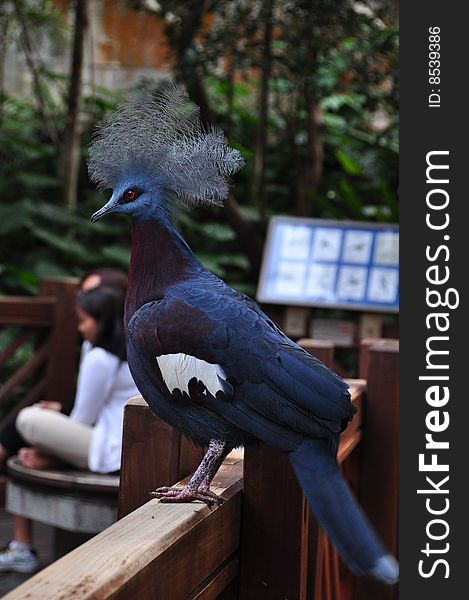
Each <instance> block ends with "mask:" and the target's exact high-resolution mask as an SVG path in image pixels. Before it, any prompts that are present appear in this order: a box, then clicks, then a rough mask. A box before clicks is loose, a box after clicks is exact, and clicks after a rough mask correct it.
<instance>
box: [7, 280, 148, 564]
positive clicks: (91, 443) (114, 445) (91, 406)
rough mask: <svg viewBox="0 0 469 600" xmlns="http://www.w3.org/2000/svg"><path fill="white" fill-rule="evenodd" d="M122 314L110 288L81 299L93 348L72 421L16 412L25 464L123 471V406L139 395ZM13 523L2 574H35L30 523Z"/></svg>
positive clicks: (83, 328)
mask: <svg viewBox="0 0 469 600" xmlns="http://www.w3.org/2000/svg"><path fill="white" fill-rule="evenodd" d="M122 313H123V297H122V295H119V294H117V293H116V292H115V291H114V290H111V289H109V288H105V287H99V288H95V289H92V290H90V291H88V292H85V293H83V294H81V295H79V296H78V297H77V315H78V323H79V324H78V329H79V331H80V333H81V334H82V335H83V337H84V338H85V340H87V341H88V342H89V343H90V345H91V348H90V349H89V350H87V351H86V352H85V353H84V355H83V357H82V360H81V363H80V370H79V374H78V382H77V392H76V397H75V404H74V407H73V410H72V412H71V414H70V416H69V417H68V416H66V415H63V414H61V413H59V412H57V410H53V407H52V409H51V408H46V407H45V406H44V405H43V406H37V405H36V406H32V407H28V408H24V409H23V410H22V411H20V412H19V413H18V417H17V420H16V427H17V429H18V432H19V433H20V435H21V436H22V438H23V439H24V440H25V441H26V442H27V443H29V444H31V446H32V447H31V448H24V449H22V450H20V452H19V458H20V461H21V462H22V464H23V465H24V466H26V467H31V468H47V467H49V466H55V465H57V464H59V463H66V464H68V465H71V466H73V467H76V468H79V469H89V470H91V471H94V472H98V473H111V472H114V471H117V470H119V468H120V458H121V446H122V425H123V414H124V404H125V402H126V401H127V400H128V399H129V398H131V397H132V396H135V395H138V393H139V392H138V390H137V388H136V386H135V383H134V381H133V379H132V376H131V374H130V371H129V367H128V364H127V362H126V357H125V342H124V329H123V316H122ZM13 522H14V539H13V540H12V541H11V542H10V543H9V545H8V546H7V548H6V549H5V550H4V551H3V552H0V571H7V570H8V571H21V572H33V571H35V570H36V569H37V567H38V560H37V557H36V554H35V552H34V550H32V548H31V543H32V530H31V522H30V521H29V520H28V519H25V518H24V517H20V516H17V515H14V516H13Z"/></svg>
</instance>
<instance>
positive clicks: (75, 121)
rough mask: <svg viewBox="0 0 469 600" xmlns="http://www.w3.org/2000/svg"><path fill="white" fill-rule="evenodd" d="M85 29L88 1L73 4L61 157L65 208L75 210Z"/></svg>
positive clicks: (82, 0)
mask: <svg viewBox="0 0 469 600" xmlns="http://www.w3.org/2000/svg"><path fill="white" fill-rule="evenodd" d="M87 27H88V0H76V2H75V37H74V40H73V51H72V63H71V69H70V80H69V87H68V96H67V114H66V117H65V129H64V133H63V137H62V148H61V155H60V167H59V169H60V179H61V183H62V193H63V199H64V204H65V206H67V207H68V208H70V209H72V210H73V209H75V208H76V206H77V188H78V175H79V171H80V149H81V145H80V137H81V135H80V126H79V116H80V106H81V100H82V73H83V50H84V40H85V35H86V30H87Z"/></svg>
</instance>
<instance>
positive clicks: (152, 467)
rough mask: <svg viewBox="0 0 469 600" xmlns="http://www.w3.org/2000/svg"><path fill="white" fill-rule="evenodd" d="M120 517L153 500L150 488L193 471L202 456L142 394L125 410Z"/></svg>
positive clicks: (175, 480)
mask: <svg viewBox="0 0 469 600" xmlns="http://www.w3.org/2000/svg"><path fill="white" fill-rule="evenodd" d="M122 441H123V443H122V460H121V474H120V485H119V505H118V511H117V518H118V519H121V518H122V517H125V516H126V515H128V514H129V513H130V512H132V511H133V510H135V509H136V508H138V507H139V506H142V505H143V504H145V503H146V502H148V501H149V500H151V496H150V492H151V491H153V490H155V489H156V488H157V487H160V486H163V485H173V484H174V483H176V482H177V481H180V480H181V479H183V478H184V477H186V476H187V475H189V474H190V473H192V472H193V471H194V470H195V469H196V467H197V466H198V464H199V462H200V461H201V459H202V456H203V450H201V449H200V448H196V447H195V446H194V445H193V444H192V443H191V442H189V441H188V440H187V439H186V438H185V437H184V436H182V435H181V434H180V433H178V432H177V431H176V430H175V429H173V428H172V427H171V426H170V425H167V424H166V423H164V422H163V421H161V420H160V419H158V418H157V417H156V416H155V414H154V413H153V412H152V410H151V409H150V407H149V406H148V404H147V403H146V402H145V400H144V399H143V398H142V397H141V396H137V397H135V398H132V399H130V400H129V401H128V402H127V404H126V406H125V411H124V430H123V440H122Z"/></svg>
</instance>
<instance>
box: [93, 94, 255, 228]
mask: <svg viewBox="0 0 469 600" xmlns="http://www.w3.org/2000/svg"><path fill="white" fill-rule="evenodd" d="M243 164H244V161H243V159H242V157H241V155H240V154H239V152H238V151H237V150H234V149H232V148H230V147H229V146H228V144H227V141H226V139H225V137H224V135H223V133H222V132H221V131H217V130H214V129H208V130H204V129H203V128H202V126H201V124H200V120H199V109H198V107H196V106H195V105H194V104H192V103H191V102H190V101H189V100H188V96H187V93H186V91H185V89H184V87H182V86H178V85H166V86H163V87H162V88H161V89H160V91H159V92H158V94H157V95H155V96H153V95H151V94H150V93H148V92H139V93H134V94H133V96H132V97H130V98H129V99H128V100H127V101H126V102H124V103H122V104H121V105H120V106H119V108H118V109H117V110H116V112H115V113H113V114H112V115H111V116H110V117H109V118H108V119H107V120H106V121H104V122H103V123H102V124H101V125H100V126H99V128H98V131H97V134H96V136H95V139H94V141H93V143H92V145H91V147H90V159H89V163H88V169H89V173H90V176H91V178H92V179H93V180H94V181H95V182H97V183H98V184H99V185H100V186H101V187H103V188H112V196H111V198H110V200H109V201H108V202H107V203H106V204H105V205H104V206H103V207H102V208H101V209H100V210H98V211H97V212H95V213H94V215H93V216H92V217H91V220H92V221H93V222H94V221H97V220H98V219H100V218H101V217H103V216H105V215H107V214H111V213H120V214H126V215H128V216H130V217H131V218H132V219H133V220H146V219H151V218H158V216H159V215H162V214H166V213H167V212H168V210H170V208H171V204H172V203H174V201H175V200H178V199H180V200H185V201H186V202H187V203H192V204H194V203H195V204H200V203H209V204H222V202H223V200H224V199H225V198H226V196H227V195H228V179H229V176H230V175H231V174H232V173H234V172H235V171H237V170H238V169H239V168H241V167H242V166H243Z"/></svg>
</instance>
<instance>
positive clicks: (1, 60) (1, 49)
mask: <svg viewBox="0 0 469 600" xmlns="http://www.w3.org/2000/svg"><path fill="white" fill-rule="evenodd" d="M9 26H10V16H9V14H8V13H7V12H6V11H5V12H4V11H3V10H2V7H0V31H1V32H2V35H1V36H0V126H1V124H2V121H3V102H4V99H5V98H4V96H5V82H4V76H5V57H6V52H7V48H8V41H9V35H8V33H9V32H8V29H9Z"/></svg>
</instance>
